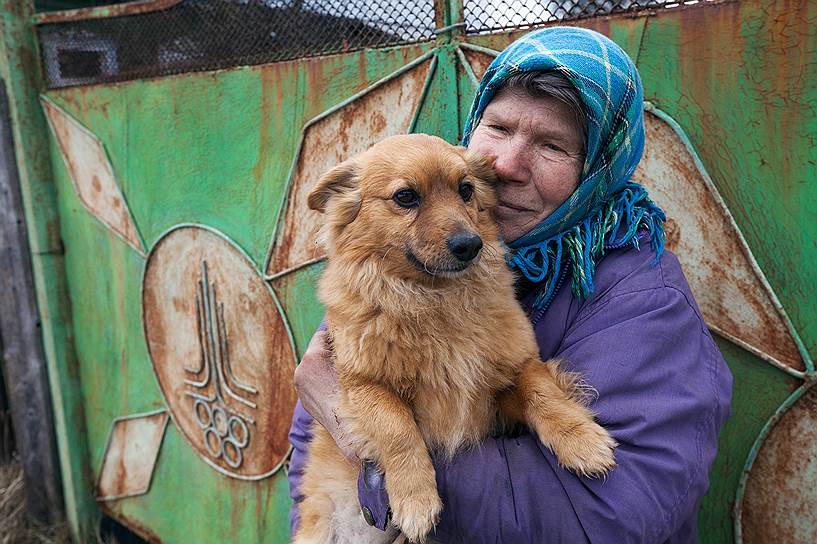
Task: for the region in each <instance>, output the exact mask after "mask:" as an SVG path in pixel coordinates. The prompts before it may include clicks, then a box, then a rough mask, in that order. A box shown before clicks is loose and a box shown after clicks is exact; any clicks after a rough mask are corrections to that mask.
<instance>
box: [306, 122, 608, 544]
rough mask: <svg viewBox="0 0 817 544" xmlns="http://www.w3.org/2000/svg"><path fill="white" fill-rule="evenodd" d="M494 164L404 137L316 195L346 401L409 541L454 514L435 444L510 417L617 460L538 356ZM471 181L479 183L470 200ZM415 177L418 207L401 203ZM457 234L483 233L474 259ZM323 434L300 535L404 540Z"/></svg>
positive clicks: (577, 461) (578, 455)
mask: <svg viewBox="0 0 817 544" xmlns="http://www.w3.org/2000/svg"><path fill="white" fill-rule="evenodd" d="M491 166H492V161H491V160H485V159H480V158H477V157H475V156H472V155H471V154H469V153H468V152H467V151H466V150H464V149H463V148H459V147H454V146H451V145H449V144H447V143H446V142H444V141H443V140H441V139H439V138H435V137H432V136H427V135H421V134H415V135H409V136H395V137H392V138H388V139H386V140H384V141H382V142H380V143H379V144H377V145H375V146H374V147H372V148H371V149H369V150H368V151H366V152H365V153H363V154H361V155H359V156H358V157H355V158H353V159H351V160H349V161H347V162H345V163H343V164H340V165H339V166H337V167H335V168H334V169H332V170H331V171H329V172H328V173H326V174H325V175H324V176H323V177H322V178H321V179H320V180H319V181H318V183H317V185H316V186H315V187H314V188H313V190H312V191H311V193H310V194H309V197H308V203H309V207H310V208H312V209H314V210H317V211H320V212H323V213H324V214H325V225H324V229H323V231H322V238H323V243H324V246H325V247H326V250H327V254H328V265H327V268H326V271H325V272H324V274H323V276H322V278H321V280H320V297H321V300H322V302H323V303H324V304H325V306H326V317H327V321H328V324H329V332H330V335H331V338H332V342H333V350H334V354H335V366H336V368H337V372H338V376H339V381H340V410H341V413H342V416H343V418H344V420H345V421H346V423H347V424H348V426H349V428H348V431H349V433H350V435H351V436H354V437H357V438H358V439H359V442H358V443H357V444H356V446H357V449H358V453H359V454H360V456H361V458H366V459H372V460H374V461H376V462H377V463H378V465H379V466H380V467H381V468H382V469H383V470H384V472H385V477H386V490H387V491H388V494H389V499H390V503H391V509H392V512H393V524H394V526H395V527H396V528H399V530H401V531H402V532H403V533H404V534H405V536H406V537H408V538H409V539H410V540H412V541H422V540H424V539H425V538H426V535H427V534H428V533H429V532H430V531H431V530H432V529H433V527H434V524H435V522H436V520H437V518H438V516H439V514H440V511H441V510H442V503H441V501H440V498H439V495H438V493H437V488H436V483H435V476H434V467H433V466H432V463H431V458H430V456H429V450H433V451H435V452H439V453H440V454H442V455H447V456H451V455H453V454H454V453H455V452H456V451H457V450H459V449H461V448H463V447H467V446H469V445H474V444H476V443H477V442H478V441H479V440H480V439H482V438H484V437H485V436H487V435H488V434H489V433H490V432H491V430H492V429H493V428H494V425H495V424H496V422H497V419H498V416H500V415H501V416H503V417H504V419H506V420H510V421H519V422H524V423H525V424H527V425H528V426H529V427H530V428H531V429H533V430H534V431H535V432H536V433H537V434H538V436H539V438H540V439H541V440H542V442H543V443H544V444H546V445H547V446H548V447H550V448H552V449H553V451H554V452H555V453H556V455H557V457H558V459H559V461H560V463H562V464H563V465H564V466H565V467H568V468H570V469H572V470H575V471H577V472H579V473H581V474H587V475H598V474H603V473H606V472H607V471H608V470H610V469H611V468H612V467H613V465H614V460H613V449H614V447H615V442H614V441H613V440H612V438H611V437H610V436H609V435H608V434H607V432H606V431H605V430H604V429H603V428H602V427H600V426H599V425H598V424H596V423H595V422H594V421H593V416H592V413H591V412H590V411H589V410H588V409H587V408H586V407H584V406H583V404H582V403H581V402H580V399H579V398H578V396H579V395H578V394H577V391H576V386H575V383H576V381H575V379H573V377H572V376H570V375H568V374H565V373H563V372H561V371H560V370H559V369H558V365H557V364H556V363H555V362H552V361H551V362H548V363H543V362H542V361H541V360H540V359H539V355H538V348H537V344H536V339H535V337H534V334H533V330H532V328H531V325H530V322H529V321H528V318H527V317H526V315H525V313H524V311H523V310H522V308H521V307H520V306H519V304H518V303H517V301H516V299H515V296H514V278H513V275H512V273H511V272H510V270H508V268H507V266H506V264H505V261H504V259H503V249H502V248H501V247H500V243H499V239H498V230H497V225H496V223H495V222H494V220H493V218H492V209H493V207H494V206H495V205H496V202H495V196H494V193H493V189H492V187H491V184H492V183H493V182H494V181H495V175H494V173H493V170H492V168H491ZM462 183H469V184H471V185H472V186H473V196H472V197H471V198H470V199H467V201H466V199H465V198H463V196H462V195H461V194H460V187H461V184H462ZM405 188H411V189H414V190H415V191H416V192H417V193H419V195H420V199H421V200H420V203H419V205H418V206H417V207H414V208H408V209H407V208H404V207H401V206H399V205H398V204H397V202H396V201H395V200H394V198H393V197H394V195H395V194H396V193H397V192H399V191H400V190H402V189H405ZM457 233H476V234H478V235H479V236H480V237H481V238H482V241H483V244H484V245H483V247H482V250H481V251H480V253H479V255H478V256H477V257H476V258H475V259H474V260H473V261H471V262H470V263H468V265H467V266H466V267H465V268H464V269H462V270H459V269H460V268H461V267H462V266H464V265H463V263H462V262H461V261H459V260H458V259H457V258H456V257H455V256H454V255H453V254H452V253H451V251H450V250H449V246H448V245H447V240H449V238H450V237H451V236H452V235H454V234H457ZM500 412H501V414H500ZM313 432H314V440H313V442H312V444H311V445H310V448H309V457H308V460H307V466H306V469H305V473H304V478H303V483H302V491H303V493H304V496H305V499H304V501H303V502H302V503H301V505H300V512H301V519H300V528H299V530H298V533H297V535H296V538H295V542H297V543H299V544H303V543H308V542H310V543H311V542H319V543H327V542H355V543H363V542H388V541H391V540H393V539H394V537H395V536H396V534H397V533H396V529H393V530H392V532H391V533H386V534H384V533H383V532H381V531H379V530H377V529H373V528H371V527H368V526H367V525H366V524H365V523H364V521H363V519H362V517H361V516H360V514H359V510H358V503H357V474H358V467H357V466H355V465H354V464H352V463H351V462H349V461H348V460H347V459H346V458H345V457H344V456H343V455H342V454H341V452H340V450H339V449H338V448H337V446H335V444H334V442H333V440H332V438H331V437H330V435H329V433H328V432H327V431H326V430H325V429H323V427H321V426H320V425H315V426H314V428H313Z"/></svg>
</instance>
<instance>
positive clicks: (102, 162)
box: [42, 99, 145, 255]
mask: <svg viewBox="0 0 817 544" xmlns="http://www.w3.org/2000/svg"><path fill="white" fill-rule="evenodd" d="M42 104H43V109H44V110H45V114H46V117H47V118H48V122H49V125H50V126H51V132H52V134H53V135H54V138H55V139H56V140H57V143H58V144H59V147H60V151H61V152H62V158H63V160H64V161H65V165H66V166H67V167H68V170H69V172H70V173H71V180H72V181H73V184H74V189H75V190H76V191H77V194H78V195H79V198H80V200H81V201H82V204H83V205H84V206H85V207H86V208H87V209H88V211H89V212H91V214H93V215H94V217H96V218H97V219H99V220H100V221H101V222H102V223H104V224H105V225H107V226H108V227H109V228H110V229H111V230H112V231H114V232H115V233H116V234H118V235H119V236H121V237H122V239H123V240H125V242H127V243H128V244H129V245H130V246H131V247H133V248H134V249H135V250H136V251H138V252H139V253H141V254H142V255H144V254H145V250H144V249H143V245H142V241H141V238H140V236H139V232H138V231H137V230H136V224H135V223H134V221H133V218H132V217H131V214H130V210H129V209H128V204H127V202H126V201H125V197H124V196H122V191H120V189H119V186H118V185H117V183H116V178H115V177H114V173H113V167H112V166H111V163H110V161H109V160H108V155H107V154H106V153H105V148H104V146H103V144H102V142H101V141H100V140H99V139H98V138H97V137H96V136H95V135H94V134H93V133H92V132H91V131H89V130H88V129H86V128H85V127H83V126H82V125H81V124H80V123H79V122H78V121H76V120H75V119H73V118H72V117H71V116H70V115H68V114H67V113H66V112H65V111H64V110H62V109H61V108H59V107H58V106H56V105H55V104H54V103H52V102H51V101H49V100H45V99H44V100H43V101H42Z"/></svg>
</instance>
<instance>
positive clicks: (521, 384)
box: [499, 359, 617, 476]
mask: <svg viewBox="0 0 817 544" xmlns="http://www.w3.org/2000/svg"><path fill="white" fill-rule="evenodd" d="M499 405H500V410H501V412H502V415H503V417H504V418H506V419H508V420H511V421H514V420H516V421H519V420H521V421H524V422H525V423H526V424H527V425H528V427H530V428H531V429H533V430H534V431H535V432H536V434H537V435H539V439H540V440H541V441H542V443H544V444H545V445H546V446H548V447H549V448H550V449H551V450H553V453H555V454H556V457H557V458H558V460H559V463H560V464H561V465H562V466H564V467H566V468H569V469H571V470H574V471H575V472H577V473H579V474H582V475H584V476H601V475H604V474H606V473H607V472H608V471H609V470H610V469H612V468H613V467H614V466H615V459H614V454H613V450H614V449H615V447H616V445H617V444H616V442H615V440H613V438H612V437H611V436H610V435H609V434H608V433H607V431H606V430H605V429H604V428H603V427H602V426H601V425H599V424H598V423H596V422H595V421H593V413H592V412H591V411H590V410H589V409H588V408H587V407H585V406H584V405H583V404H582V403H581V402H580V401H579V399H578V398H577V395H576V384H575V379H574V378H573V377H572V376H571V375H569V374H567V373H565V372H563V371H561V370H559V365H558V363H557V362H556V361H549V362H547V363H543V362H541V361H539V360H538V359H536V360H533V359H531V360H529V361H527V362H526V363H525V364H524V365H523V366H522V368H521V370H520V372H519V374H518V376H517V379H516V383H515V385H514V387H513V388H512V389H510V390H509V391H506V392H503V393H502V394H501V395H500V397H499Z"/></svg>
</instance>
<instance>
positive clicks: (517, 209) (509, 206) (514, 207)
mask: <svg viewBox="0 0 817 544" xmlns="http://www.w3.org/2000/svg"><path fill="white" fill-rule="evenodd" d="M497 206H498V207H500V208H506V209H508V210H510V211H512V212H529V211H531V210H530V208H526V207H524V206H519V205H517V204H511V203H510V202H504V201H502V200H500V201H499V204H497Z"/></svg>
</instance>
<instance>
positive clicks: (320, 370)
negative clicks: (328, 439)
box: [295, 330, 360, 463]
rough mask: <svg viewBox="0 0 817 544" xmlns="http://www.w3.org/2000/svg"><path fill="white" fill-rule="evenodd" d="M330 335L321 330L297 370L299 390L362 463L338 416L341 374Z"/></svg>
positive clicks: (305, 403) (316, 415)
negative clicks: (339, 379) (338, 371)
mask: <svg viewBox="0 0 817 544" xmlns="http://www.w3.org/2000/svg"><path fill="white" fill-rule="evenodd" d="M328 340H329V333H328V332H327V331H325V330H319V331H318V332H316V333H315V335H314V336H313V337H312V340H310V342H309V346H308V347H307V348H306V353H304V357H303V359H301V364H300V365H298V368H296V369H295V390H296V391H297V392H298V397H300V399H301V404H303V406H304V408H305V409H306V411H307V412H309V414H310V415H311V416H312V417H313V418H315V421H317V422H318V423H320V424H321V425H323V426H324V427H325V428H326V430H327V431H329V434H331V435H332V438H334V440H335V443H336V444H337V445H338V447H339V448H340V449H341V451H342V452H343V454H344V455H345V456H346V458H348V459H349V460H350V461H353V462H355V463H358V462H360V460H359V459H358V456H357V454H356V453H355V451H354V449H353V448H352V446H351V444H352V441H351V440H350V439H349V436H348V434H346V431H345V425H343V421H342V420H341V418H340V416H339V415H338V404H339V398H338V374H337V372H336V371H335V365H334V362H333V353H332V350H331V349H330V348H329V345H328Z"/></svg>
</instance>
